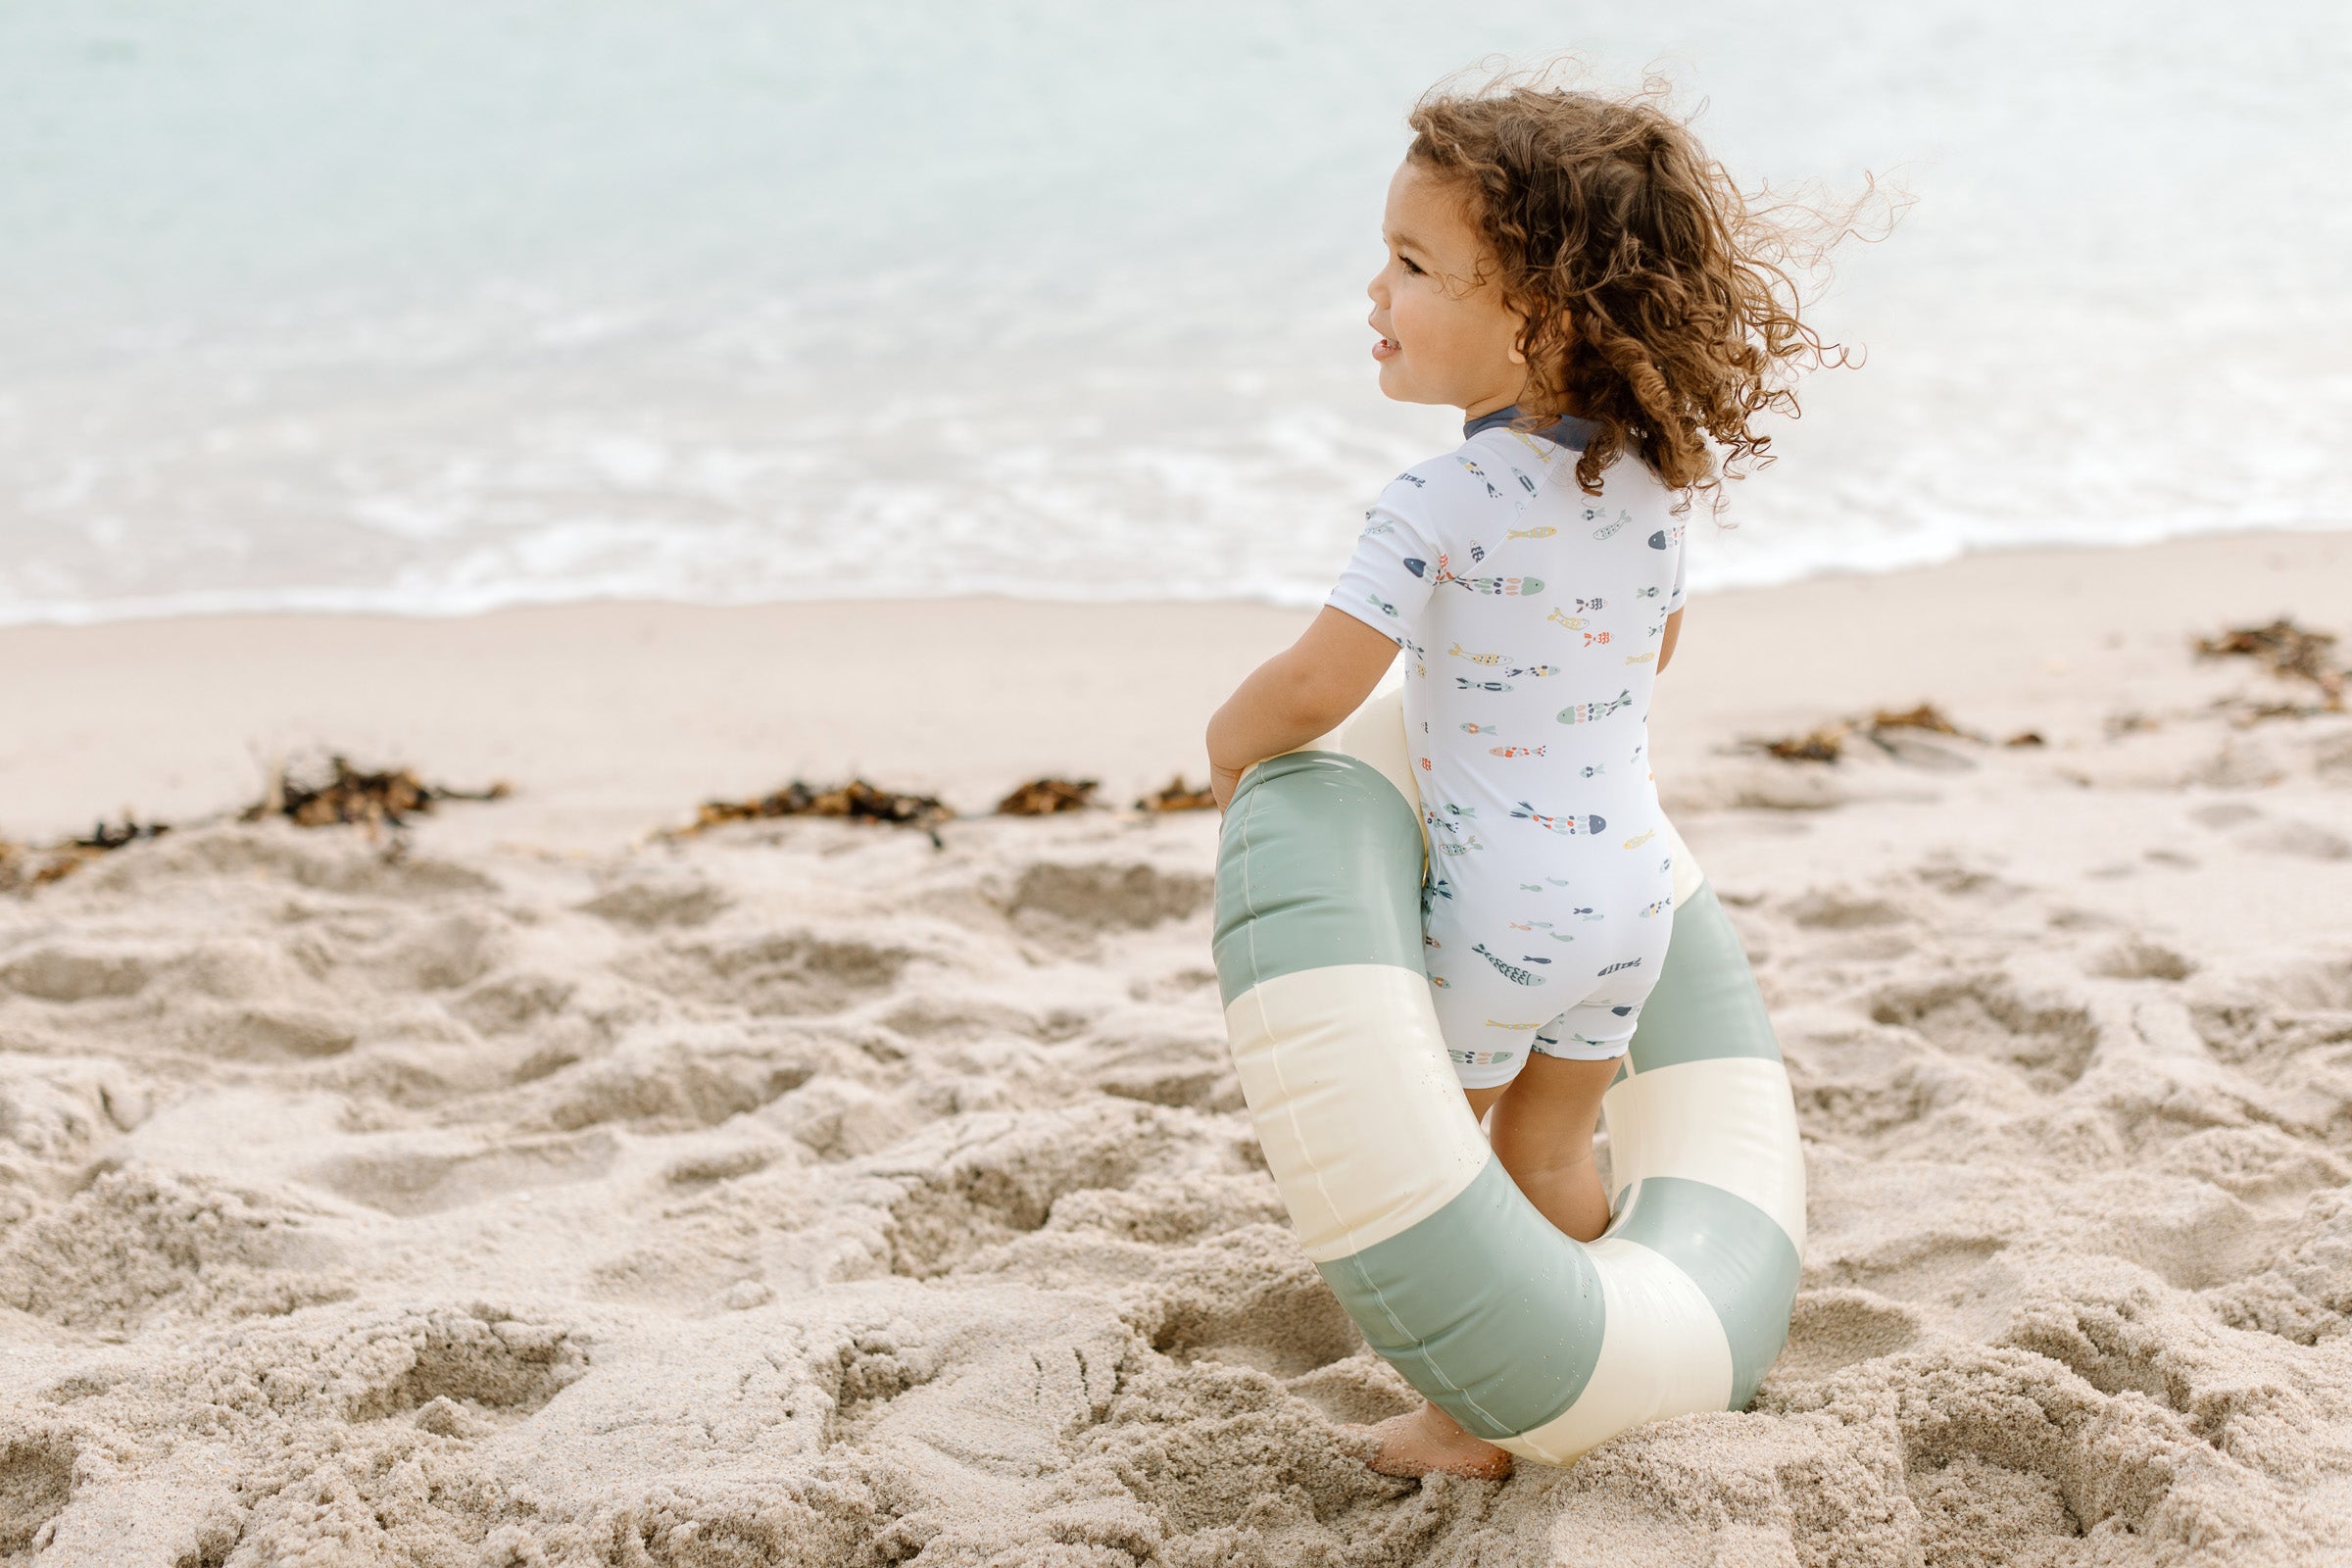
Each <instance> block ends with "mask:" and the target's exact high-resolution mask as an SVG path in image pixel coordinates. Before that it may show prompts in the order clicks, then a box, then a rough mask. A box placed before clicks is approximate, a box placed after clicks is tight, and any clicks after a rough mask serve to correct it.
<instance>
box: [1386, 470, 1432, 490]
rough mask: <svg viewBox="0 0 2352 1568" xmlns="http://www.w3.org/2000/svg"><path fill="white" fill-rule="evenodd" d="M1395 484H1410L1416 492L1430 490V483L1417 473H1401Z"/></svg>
mask: <svg viewBox="0 0 2352 1568" xmlns="http://www.w3.org/2000/svg"><path fill="white" fill-rule="evenodd" d="M1394 482H1395V483H1397V484H1409V485H1411V486H1412V487H1413V488H1414V489H1416V490H1426V489H1427V488H1429V481H1428V480H1427V479H1424V478H1422V477H1421V476H1420V475H1419V474H1417V473H1400V474H1398V475H1397V477H1396V479H1395V481H1394Z"/></svg>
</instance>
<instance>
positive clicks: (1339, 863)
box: [1215, 696, 1805, 1464]
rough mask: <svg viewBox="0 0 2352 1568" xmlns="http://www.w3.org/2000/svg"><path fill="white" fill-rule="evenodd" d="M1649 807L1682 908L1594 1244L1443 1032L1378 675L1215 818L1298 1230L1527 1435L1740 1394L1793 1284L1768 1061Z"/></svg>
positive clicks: (1446, 1374) (1754, 1000)
mask: <svg viewBox="0 0 2352 1568" xmlns="http://www.w3.org/2000/svg"><path fill="white" fill-rule="evenodd" d="M1668 836H1669V838H1670V839H1671V840H1672V842H1673V853H1674V866H1675V911H1674V934H1673V938H1672V941H1671V944H1670V946H1669V947H1668V949H1667V953H1666V958H1665V962H1664V964H1663V966H1662V967H1661V968H1660V970H1659V974H1658V983H1657V987H1656V989H1655V990H1654V991H1653V992H1652V993H1651V995H1650V999H1649V1002H1648V1004H1647V1005H1645V1006H1644V1007H1643V1009H1642V1023H1641V1028H1640V1030H1639V1031H1638V1032H1637V1033H1636V1034H1635V1036H1634V1039H1633V1045H1632V1047H1631V1049H1630V1051H1629V1053H1628V1055H1627V1064H1626V1067H1625V1069H1624V1070H1623V1071H1621V1072H1620V1073H1619V1075H1618V1077H1617V1079H1616V1081H1615V1082H1614V1083H1613V1084H1612V1085H1611V1086H1610V1088H1609V1090H1608V1093H1607V1096H1606V1098H1605V1099H1604V1100H1603V1101H1602V1103H1601V1117H1602V1126H1603V1127H1604V1128H1605V1129H1606V1130H1607V1133H1608V1140H1609V1166H1610V1185H1611V1188H1612V1198H1611V1202H1610V1212H1611V1219H1610V1222H1609V1227H1608V1230H1607V1231H1606V1232H1605V1233H1604V1234H1603V1235H1602V1236H1601V1237H1600V1239H1599V1240H1597V1241H1595V1242H1592V1243H1580V1242H1574V1241H1570V1240H1569V1239H1568V1238H1567V1237H1565V1236H1563V1235H1561V1234H1560V1233H1559V1232H1558V1231H1557V1230H1554V1229H1553V1228H1552V1226H1551V1225H1550V1223H1549V1222H1548V1221H1546V1220H1545V1219H1544V1217H1543V1216H1542V1215H1541V1214H1539V1213H1538V1212H1537V1211H1536V1209H1535V1206H1534V1205H1533V1204H1531V1203H1529V1202H1528V1201H1527V1200H1526V1199H1525V1198H1524V1197H1522V1196H1521V1195H1520V1192H1519V1189H1518V1187H1517V1186H1516V1185H1515V1184H1513V1182H1512V1181H1511V1178H1510V1176H1509V1175H1508V1174H1507V1173H1506V1172H1505V1171H1504V1170H1503V1168H1502V1166H1501V1164H1500V1163H1499V1162H1498V1161H1497V1160H1496V1159H1495V1154H1494V1152H1493V1151H1492V1150H1491V1149H1489V1148H1488V1145H1487V1141H1486V1138H1485V1137H1484V1136H1483V1135H1482V1134H1481V1133H1480V1131H1479V1128H1478V1125H1477V1124H1476V1123H1475V1122H1474V1121H1473V1120H1472V1119H1471V1116H1470V1110H1469V1106H1468V1105H1467V1103H1465V1102H1464V1101H1463V1099H1462V1092H1461V1090H1460V1088H1459V1087H1458V1086H1457V1084H1456V1083H1455V1080H1454V1075H1453V1069H1452V1065H1451V1064H1450V1063H1449V1062H1448V1061H1447V1059H1446V1049H1445V1045H1444V1043H1443V1041H1442V1039H1441V1038H1440V1036H1439V1034H1438V1024H1437V1016H1436V1014H1435V1012H1434V1011H1433V1009H1432V1007H1431V1005H1430V998H1429V982H1428V980H1427V979H1426V978H1425V974H1424V971H1423V969H1422V964H1421V952H1422V949H1421V903H1420V888H1421V877H1422V865H1423V855H1424V847H1423V842H1422V836H1421V825H1420V806H1419V793H1418V791H1417V789H1416V788H1415V786H1414V782H1413V778H1412V774H1411V771H1410V769H1409V766H1408V764H1407V761H1406V755H1405V748H1404V726H1403V720H1402V716H1401V712H1400V710H1399V708H1398V705H1397V700H1396V698H1395V697H1393V696H1392V697H1389V698H1385V699H1375V701H1374V702H1373V703H1370V704H1367V705H1366V707H1365V709H1364V711H1362V712H1361V713H1360V714H1359V715H1358V716H1357V718H1356V719H1355V720H1354V721H1353V722H1351V723H1350V725H1349V726H1348V731H1347V733H1346V738H1345V740H1344V741H1343V742H1342V743H1341V745H1340V747H1339V748H1337V749H1315V750H1308V751H1300V752H1292V753H1289V754H1287V755H1285V756H1282V757H1277V758H1272V759H1269V760H1266V761H1264V762H1260V763H1259V764H1257V766H1255V767H1254V768H1251V769H1250V771H1249V772H1248V773H1247V774H1246V775H1244V777H1243V779H1242V781H1241V785H1240V787H1239V788H1238V789H1237V791H1236V792H1235V795H1234V799H1233V804H1232V807H1231V809H1229V810H1228V811H1227V813H1226V816H1225V823H1224V828H1223V835H1222V838H1221V840H1220V843H1219V847H1218V856H1217V888H1216V939H1215V940H1216V950H1215V951H1216V966H1217V981H1218V985H1219V988H1220V989H1221V991H1222V992H1223V995H1224V1000H1225V1022H1226V1028H1227V1030H1228V1032H1229V1034H1230V1037H1231V1040H1232V1045H1233V1057H1234V1064H1235V1066H1236V1067H1237V1068H1238V1070H1239V1072H1240V1074H1241V1081H1242V1091H1243V1094H1244V1095H1245V1096H1246V1097H1247V1098H1248V1100H1249V1103H1250V1116H1251V1118H1252V1119H1253V1120H1254V1121H1255V1123H1256V1126H1257V1135H1258V1140H1259V1142H1260V1143H1261V1144H1262V1145H1263V1147H1264V1150H1265V1154H1266V1162H1267V1165H1268V1167H1269V1168H1270V1169H1271V1171H1272V1172H1273V1176H1274V1181H1275V1184H1276V1186H1277V1187H1278V1188H1280V1190H1281V1193H1282V1197H1283V1201H1284V1202H1285V1203H1287V1204H1288V1205H1289V1208H1290V1212H1291V1220H1292V1223H1293V1224H1294V1225H1295V1226H1296V1227H1297V1229H1298V1232H1299V1241H1300V1242H1301V1243H1302V1244H1303V1245H1304V1246H1305V1249H1306V1252H1307V1255H1308V1256H1309V1257H1310V1258H1312V1259H1313V1260H1314V1264H1315V1266H1316V1268H1317V1269H1319V1270H1321V1272H1322V1275H1323V1278H1324V1279H1325V1280H1326V1281H1328V1282H1329V1283H1330V1285H1331V1288H1332V1290H1333V1292H1334V1293H1336V1294H1337V1295H1338V1297H1339V1299H1340V1300H1341V1302H1342V1304H1344V1305H1345V1306H1346V1307H1347V1308H1348V1313H1349V1315H1351V1316H1352V1317H1353V1318H1354V1319H1355V1322H1356V1325H1357V1327H1359V1328H1360V1329H1362V1330H1363V1334H1364V1338H1365V1339H1366V1340H1367V1341H1369V1342H1370V1343H1371V1345H1372V1348H1374V1349H1375V1350H1377V1351H1378V1352H1379V1353H1380V1354H1381V1355H1382V1356H1383V1357H1385V1358H1386V1359H1387V1360H1388V1361H1389V1363H1390V1364H1391V1365H1393V1366H1395V1367H1396V1368H1397V1370H1398V1371H1399V1372H1401V1373H1403V1374H1404V1376H1405V1378H1406V1380H1407V1381H1409V1382H1410V1383H1411V1384H1412V1385H1413V1387H1414V1388H1416V1389H1418V1390H1420V1391H1421V1393H1422V1394H1424V1395H1425V1396H1427V1397H1429V1398H1430V1399H1431V1400H1432V1401H1433V1402H1435V1403H1436V1404H1438V1405H1439V1406H1440V1407H1441V1408H1443V1409H1444V1410H1445V1411H1446V1413H1447V1414H1448V1415H1450V1416H1452V1417H1453V1418H1454V1419H1455V1420H1456V1421H1458V1422H1460V1423H1461V1424H1462V1426H1463V1427H1464V1428H1465V1429H1467V1430H1468V1431H1469V1432H1471V1433H1473V1434H1474V1435H1476V1436H1478V1437H1481V1438H1484V1439H1486V1440H1487V1441H1488V1442H1490V1443H1494V1444H1496V1445H1499V1446H1502V1447H1504V1448H1507V1449H1509V1450H1510V1451H1511V1452H1512V1453H1514V1454H1517V1455H1519V1456H1521V1457H1523V1458H1528V1459H1535V1460H1539V1461H1542V1462H1544V1463H1546V1464H1567V1463H1569V1462H1570V1461H1572V1460H1573V1459H1575V1458H1576V1457H1577V1455H1579V1454H1581V1453H1583V1452H1584V1451H1585V1450H1586V1449H1588V1448H1591V1447H1592V1446H1594V1445H1595V1444H1598V1443H1601V1442H1604V1441H1606V1440H1607V1439H1609V1438H1611V1437H1614V1436H1615V1435H1616V1434H1618V1433H1620V1432H1623V1431H1625V1430H1626V1429H1627V1428H1629V1427H1632V1426H1635V1425H1638V1424H1640V1423H1642V1422H1644V1421H1654V1420H1659V1419H1662V1418H1664V1417H1666V1416H1671V1415H1680V1414H1684V1413H1686V1412H1689V1411H1696V1410H1738V1409H1741V1408H1744V1407H1745V1405H1746V1403H1747V1401H1748V1398H1749V1397H1750V1396H1751V1395H1752V1394H1753V1393H1754V1392H1755V1388H1756V1384H1757V1382H1758V1381H1759V1380H1760V1379H1762V1377H1763V1376H1764V1373H1765V1371H1766V1369H1767V1368H1769V1367H1770V1366H1771V1365H1772V1363H1773V1360H1774V1358H1775V1357H1776V1356H1778V1355H1779V1354H1780V1352H1781V1347H1782V1345H1783V1344H1784V1342H1785V1341H1786V1340H1787V1338H1788V1333H1789V1310H1790V1307H1791V1306H1792V1304H1793V1303H1794V1301H1795V1298H1796V1281H1797V1268H1798V1260H1799V1258H1800V1256H1801V1255H1802V1253H1803V1251H1804V1244H1805V1171H1804V1159H1803V1155H1802V1153H1801V1152H1800V1151H1799V1149H1798V1145H1797V1132H1796V1111H1795V1107H1794V1104H1793V1103H1792V1101H1791V1097H1790V1095H1789V1077H1788V1073H1787V1071H1786V1069H1785V1068H1784V1067H1783V1066H1782V1064H1781V1054H1780V1049H1779V1047H1778V1046H1777V1045H1776V1044H1775V1043H1774V1040H1773V1034H1772V1025H1771V1023H1770V1021H1769V1020H1768V1019H1767V1018H1766V1017H1765V1014H1764V1003H1763V999H1762V997H1761V996H1760V995H1759V994H1758V993H1757V990H1756V983H1755V980H1754V977H1753V976H1752V975H1751V974H1750V972H1749V970H1748V965H1747V957H1746V955H1745V954H1744V953H1743V952H1742V951H1741V949H1740V940H1739V937H1738V936H1737V935H1736V934H1735V933H1734V931H1733V930H1732V926H1731V922H1730V920H1729V919H1728V918H1727V917H1726V916H1725V914H1724V911H1723V907H1722V906H1721V904H1719V903H1718V902H1717V901H1716V898H1715V894H1714V892H1713V890H1712V889H1710V888H1708V887H1707V886H1706V885H1705V884H1704V882H1703V881H1702V880H1701V879H1700V877H1699V874H1698V870H1697V867H1696V865H1695V864H1694V863H1693V862H1692V861H1691V857H1690V854H1689V852H1688V851H1687V850H1685V849H1684V848H1683V846H1682V843H1681V840H1680V839H1679V838H1677V837H1675V836H1674V834H1673V830H1672V829H1671V827H1670V828H1669V829H1668Z"/></svg>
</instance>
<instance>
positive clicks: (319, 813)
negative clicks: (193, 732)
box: [237, 757, 514, 832]
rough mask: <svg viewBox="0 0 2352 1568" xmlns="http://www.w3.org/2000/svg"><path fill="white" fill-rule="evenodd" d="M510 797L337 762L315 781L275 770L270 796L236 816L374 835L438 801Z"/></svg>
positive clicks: (503, 787) (500, 788)
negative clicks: (352, 828)
mask: <svg viewBox="0 0 2352 1568" xmlns="http://www.w3.org/2000/svg"><path fill="white" fill-rule="evenodd" d="M513 793H514V789H513V787H512V786H511V785H508V784H506V783H504V782H500V783H495V784H492V785H491V786H490V787H489V788H488V789H482V790H460V789H452V788H450V787H449V786H447V785H445V784H427V783H425V782H424V781H423V780H422V779H420V778H418V777H417V774H416V772H415V770H414V769H411V768H406V767H397V768H388V769H385V770H384V771H381V772H366V771H363V770H361V769H359V768H356V767H353V766H352V765H351V763H350V761H349V760H346V759H344V758H341V757H330V758H328V759H327V763H326V773H325V775H324V776H323V777H319V778H315V779H302V778H297V777H295V776H293V775H291V774H289V773H287V772H286V771H285V770H284V769H282V768H280V769H276V770H274V771H273V772H272V774H271V776H270V788H269V792H268V793H267V794H265V795H264V796H263V797H262V799H261V800H259V801H257V802H255V803H254V804H253V805H251V806H249V807H247V808H246V809H244V810H243V811H242V812H241V813H239V815H238V818H237V819H238V820H239V821H242V822H258V821H261V820H262V819H264V818H265V817H273V816H282V817H285V818H286V819H287V820H289V821H291V822H292V823H293V824H294V825H295V826H296V827H332V826H334V825H336V824H338V823H347V822H348V823H355V824H357V825H359V826H362V827H366V828H368V830H369V831H371V832H372V831H374V830H376V829H379V828H384V827H404V826H406V825H407V823H408V820H409V818H410V817H412V816H419V815H422V814H424V813H425V812H428V811H430V810H431V809H433V804H434V803H435V802H436V801H502V800H505V799H506V798H507V797H508V796H509V795H511V794H513Z"/></svg>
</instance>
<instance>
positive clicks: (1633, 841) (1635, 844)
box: [1625, 827, 1658, 850]
mask: <svg viewBox="0 0 2352 1568" xmlns="http://www.w3.org/2000/svg"><path fill="white" fill-rule="evenodd" d="M1657 836H1658V830H1657V829H1656V828H1654V827H1653V828H1651V829H1650V830H1649V831H1648V832H1646V833H1637V834H1635V835H1634V836H1633V837H1632V838H1630V839H1627V840H1626V841H1625V847H1626V848H1627V849H1629V850H1638V849H1640V848H1641V847H1642V845H1644V844H1647V843H1648V842H1649V841H1650V840H1651V839H1654V838H1656V837H1657Z"/></svg>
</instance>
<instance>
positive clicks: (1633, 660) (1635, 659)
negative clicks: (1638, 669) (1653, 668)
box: [1625, 653, 1658, 664]
mask: <svg viewBox="0 0 2352 1568" xmlns="http://www.w3.org/2000/svg"><path fill="white" fill-rule="evenodd" d="M1657 657H1658V656H1657V655H1656V654H1655V653H1647V654H1628V655H1626V656H1625V662H1627V663H1629V664H1646V663H1648V662H1650V661H1651V660H1653V659H1655V658H1657Z"/></svg>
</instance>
